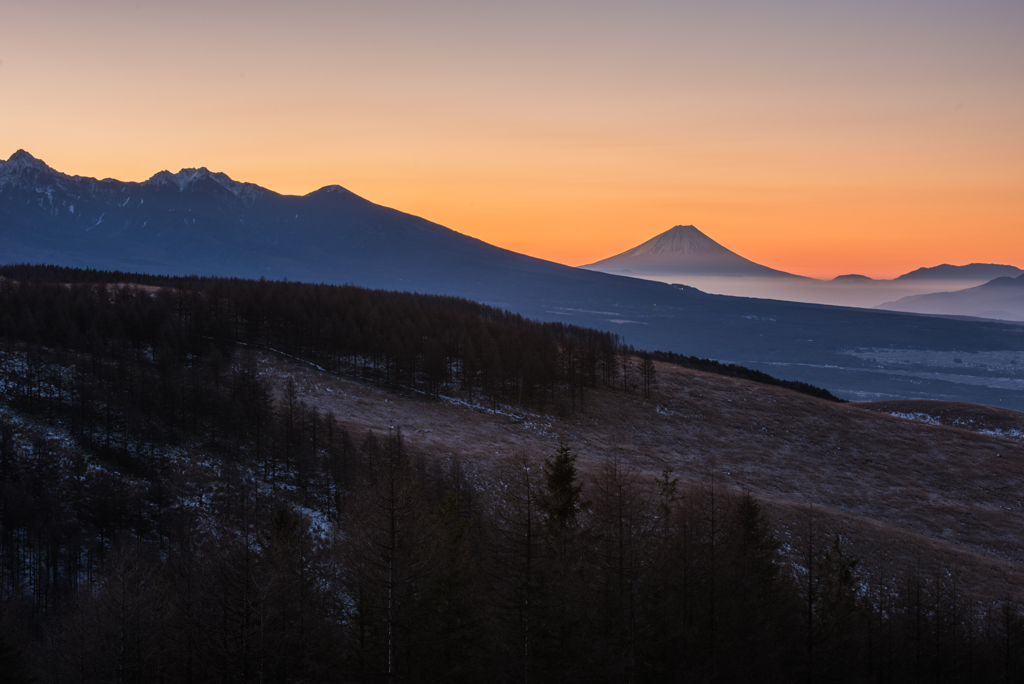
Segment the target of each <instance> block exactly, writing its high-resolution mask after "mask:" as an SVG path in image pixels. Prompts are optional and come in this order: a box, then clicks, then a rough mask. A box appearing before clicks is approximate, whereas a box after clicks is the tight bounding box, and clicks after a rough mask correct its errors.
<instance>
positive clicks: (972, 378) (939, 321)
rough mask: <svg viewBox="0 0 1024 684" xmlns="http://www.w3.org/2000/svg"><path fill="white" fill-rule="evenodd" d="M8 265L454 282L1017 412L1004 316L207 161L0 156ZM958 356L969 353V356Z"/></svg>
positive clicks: (862, 388)
mask: <svg viewBox="0 0 1024 684" xmlns="http://www.w3.org/2000/svg"><path fill="white" fill-rule="evenodd" d="M681 232H682V233H683V236H682V237H685V234H686V233H689V234H690V237H692V238H694V242H699V239H698V238H697V236H696V235H695V234H694V233H693V232H691V231H681ZM682 242H685V240H682ZM669 244H671V242H669ZM705 244H706V243H705ZM725 251H728V250H725ZM736 258H737V259H740V260H742V257H738V256H737V257H736ZM20 262H30V263H52V264H59V265H66V266H79V267H91V268H103V269H113V270H122V271H139V272H147V273H154V274H169V275H185V274H200V275H204V274H205V275H221V276H235V277H247V278H259V277H261V276H263V277H266V278H268V279H278V280H279V279H285V278H287V279H289V280H297V281H305V282H325V283H336V284H344V283H352V284H355V285H361V286H364V287H372V288H384V289H391V290H408V291H417V292H422V293H433V294H447V295H455V296H460V297H466V298H468V299H473V300H475V301H479V302H482V303H485V304H490V305H493V306H498V307H501V308H505V309H508V310H510V311H513V312H515V313H518V314H521V315H523V316H528V317H530V318H535V319H537V320H542V321H561V322H565V323H573V324H577V325H582V326H587V327H592V328H597V329H600V330H609V331H612V332H615V333H618V334H620V335H621V336H622V339H623V340H624V341H625V342H626V343H628V344H632V345H634V346H636V347H637V348H641V349H650V350H663V351H670V352H677V353H681V354H686V355H694V356H699V357H707V358H711V359H716V360H719V361H723V362H727V363H737V364H740V365H744V366H748V367H752V368H755V369H757V370H761V371H763V372H765V373H768V374H769V375H773V376H776V377H780V378H783V379H786V380H799V381H802V382H807V383H810V384H812V385H816V386H819V387H824V388H826V389H828V390H830V391H832V392H833V393H835V394H837V395H838V396H841V397H844V398H847V399H890V398H899V397H902V398H910V399H920V398H931V399H944V400H956V401H969V402H975V403H986V404H991V405H994V406H1003V407H1007V408H1024V393H1022V392H1021V390H1022V389H1024V377H1021V376H1020V375H1019V374H1018V373H1019V371H1018V370H1017V368H1018V366H1017V365H1016V363H1017V359H1018V358H1020V359H1021V365H1020V368H1021V369H1024V335H1021V334H1020V332H1019V330H1020V328H1019V327H1018V326H1015V325H1008V324H1004V323H995V322H993V323H980V322H973V321H960V320H953V319H944V318H937V317H922V316H918V315H912V314H899V313H895V312H891V311H881V310H872V309H850V308H841V307H834V306H821V305H815V304H811V305H808V304H801V303H795V302H786V301H773V300H767V299H752V298H747V297H726V296H718V295H711V294H705V293H704V292H700V291H698V290H695V289H693V288H692V287H686V286H681V285H669V284H666V283H662V282H654V281H651V280H642V279H639V278H630V277H623V276H619V275H610V274H606V273H599V272H596V271H591V270H586V269H579V268H570V267H568V266H563V265H561V264H555V263H552V262H549V261H544V260H542V259H535V258H533V257H529V256H526V255H523V254H517V253H515V252H510V251H508V250H504V249H501V248H498V247H495V246H493V245H489V244H487V243H485V242H482V241H480V240H477V239H475V238H471V237H469V236H466V235H462V234H460V233H457V232H455V231H453V230H449V229H448V228H445V227H444V226H440V225H438V224H436V223H432V222H430V221H427V220H425V219H422V218H419V217H416V216H412V215H410V214H406V213H403V212H400V211H396V210H394V209H389V208H387V207H382V206H380V205H377V204H374V203H372V202H370V201H368V200H366V199H363V198H361V197H359V196H357V195H355V194H353V193H351V192H349V191H348V190H345V189H344V188H342V187H340V186H337V185H331V186H327V187H324V188H321V189H319V190H317V191H315V192H311V193H309V194H308V195H305V196H301V197H299V196H290V195H281V194H278V193H275V192H273V191H271V190H267V189H265V188H261V187H259V186H256V185H253V184H250V183H243V182H238V181H236V180H233V179H231V178H229V177H228V176H226V175H224V174H222V173H216V172H212V171H210V170H208V169H205V168H197V169H183V170H181V171H178V172H177V173H171V172H168V171H163V172H160V173H157V174H156V175H154V176H153V177H152V178H150V179H149V180H146V181H143V182H141V183H134V182H122V181H118V180H114V179H104V180H97V179H94V178H83V177H79V176H70V175H67V174H63V173H60V172H58V171H56V170H54V169H52V168H50V167H49V166H47V165H46V164H45V163H43V162H42V161H40V160H38V159H36V158H34V157H32V156H31V155H30V154H28V153H27V152H23V151H19V152H17V153H15V154H14V155H13V156H12V157H11V158H10V159H9V160H8V161H7V162H5V163H4V164H3V165H2V166H0V263H8V264H9V263H20ZM733 263H736V262H735V261H734V262H733ZM755 266H756V265H755ZM769 270H770V269H769ZM731 280H746V279H744V278H732V279H731ZM750 280H751V281H755V282H762V283H764V282H768V281H772V282H787V283H793V282H796V283H801V282H804V279H800V278H780V277H774V276H772V277H762V278H751V279H750ZM810 282H819V281H810ZM756 294H757V295H758V296H761V297H764V296H766V293H765V291H762V292H757V293H756ZM903 294H907V293H906V292H904V293H903ZM890 299H893V298H892V297H890ZM880 301H886V300H880ZM875 303H878V302H875ZM0 320H2V316H0ZM972 353H973V354H977V355H980V356H978V358H979V359H981V358H983V359H984V362H981V361H979V362H978V363H973V362H970V360H971V358H972V357H971V356H970V355H971V354H972ZM985 355H989V356H985ZM993 355H994V356H993ZM908 359H914V361H913V363H912V364H910V365H908ZM954 359H961V360H962V361H968V363H960V364H957V363H954Z"/></svg>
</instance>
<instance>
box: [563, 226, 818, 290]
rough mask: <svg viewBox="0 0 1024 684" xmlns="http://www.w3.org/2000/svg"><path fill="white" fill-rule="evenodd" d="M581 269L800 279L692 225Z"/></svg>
mask: <svg viewBox="0 0 1024 684" xmlns="http://www.w3.org/2000/svg"><path fill="white" fill-rule="evenodd" d="M580 268H584V269H587V270H591V271H601V272H603V273H615V274H619V275H636V276H643V277H650V276H729V277H735V276H744V277H747V276H749V277H761V278H764V277H789V278H800V277H801V276H795V275H793V274H791V273H786V272H785V271H777V270H775V269H773V268H768V267H767V266H762V265H761V264H758V263H755V262H753V261H750V260H749V259H745V258H743V257H741V256H740V255H739V254H736V253H735V252H733V251H731V250H729V249H726V248H725V247H723V246H722V245H720V244H718V243H717V242H715V241H714V240H712V239H711V238H709V237H708V236H707V235H705V234H704V233H702V232H700V231H699V230H697V229H696V228H695V227H693V226H675V227H674V228H671V229H670V230H667V231H665V232H664V233H661V234H660V235H656V236H655V237H653V238H651V239H650V240H648V241H647V242H645V243H643V244H641V245H638V246H636V247H634V248H632V249H628V250H626V251H625V252H622V253H621V254H616V255H615V256H613V257H608V258H607V259H602V260H601V261H597V262H594V263H592V264H587V265H585V266H580Z"/></svg>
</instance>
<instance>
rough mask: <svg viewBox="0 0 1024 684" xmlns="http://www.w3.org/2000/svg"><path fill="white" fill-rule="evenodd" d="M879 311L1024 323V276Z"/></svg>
mask: <svg viewBox="0 0 1024 684" xmlns="http://www.w3.org/2000/svg"><path fill="white" fill-rule="evenodd" d="M878 308H879V309H888V310H890V311H913V312H916V313H924V314H938V315H943V316H980V317H982V318H997V319H1002V320H1006V321H1024V275H1021V276H1017V277H1016V278H1010V277H1002V278H994V279H993V280H990V281H989V282H987V283H985V284H983V285H978V286H977V287H971V288H967V289H964V290H956V291H954V292H933V293H931V294H923V295H914V296H912V297H904V298H902V299H900V300H898V301H895V302H886V303H885V304H881V305H879V306H878Z"/></svg>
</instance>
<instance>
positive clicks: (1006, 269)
mask: <svg viewBox="0 0 1024 684" xmlns="http://www.w3.org/2000/svg"><path fill="white" fill-rule="evenodd" d="M1021 274H1024V271H1022V270H1021V269H1019V268H1017V267H1016V266H1007V265H1004V264H967V265H965V266H953V265H952V264H941V265H939V266H932V267H931V268H919V269H917V270H915V271H911V272H910V273H904V274H903V275H901V276H899V277H897V278H896V279H895V280H897V281H908V280H946V281H951V280H952V281H955V280H962V281H970V282H973V283H984V282H988V281H990V280H992V279H993V278H1000V277H1011V278H1015V277H1017V276H1019V275H1021Z"/></svg>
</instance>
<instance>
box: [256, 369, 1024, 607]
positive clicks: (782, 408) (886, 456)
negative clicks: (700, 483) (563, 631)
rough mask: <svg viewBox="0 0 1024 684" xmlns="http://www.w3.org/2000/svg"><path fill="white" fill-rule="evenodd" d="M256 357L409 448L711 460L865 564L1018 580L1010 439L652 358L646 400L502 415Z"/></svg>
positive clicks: (599, 400)
mask: <svg viewBox="0 0 1024 684" xmlns="http://www.w3.org/2000/svg"><path fill="white" fill-rule="evenodd" d="M263 363H264V364H265V366H266V367H267V370H268V371H271V372H272V373H273V374H274V375H276V376H278V377H283V376H287V375H292V376H293V377H294V378H295V380H296V382H297V383H298V385H299V387H300V391H301V393H302V395H303V398H304V400H305V401H306V402H307V403H310V404H312V405H314V406H317V407H319V408H320V409H321V410H330V411H333V412H334V414H335V416H336V417H337V418H338V419H339V420H340V421H341V422H343V423H344V424H346V425H347V426H348V427H349V428H350V429H355V430H360V431H361V430H365V429H371V428H372V429H375V430H387V429H389V428H391V427H401V428H402V430H403V433H404V435H405V437H406V439H407V442H408V444H409V446H410V447H411V448H413V449H415V450H422V451H425V452H430V453H433V454H438V455H447V454H452V455H454V456H458V457H460V458H461V459H462V460H463V462H464V463H466V464H467V466H469V468H470V469H472V470H476V471H477V472H479V473H481V474H483V475H484V476H485V477H486V475H487V473H488V472H489V470H490V467H491V466H492V465H493V464H494V462H495V459H496V457H500V456H503V455H508V454H511V453H514V452H516V451H524V452H527V453H532V454H535V455H537V456H539V457H544V456H547V455H549V454H551V453H552V452H553V450H554V447H555V445H556V443H557V439H558V436H559V435H564V436H566V437H568V438H569V439H570V440H571V441H572V443H573V446H574V448H575V449H576V450H577V451H578V453H579V455H580V464H581V466H582V468H583V469H584V470H585V471H586V470H590V469H592V468H594V467H595V466H596V465H598V464H600V463H601V462H602V460H603V459H605V458H607V457H609V456H611V455H613V454H618V455H619V456H621V457H623V458H624V459H627V460H628V461H629V462H631V463H633V464H635V465H636V466H637V467H638V468H640V469H642V470H643V471H645V472H646V473H647V474H648V475H649V476H650V477H651V478H653V477H654V476H656V475H657V474H659V473H660V472H661V471H662V470H663V469H664V468H666V467H670V468H672V469H673V470H674V471H675V473H676V474H677V475H678V476H679V477H680V478H682V479H683V480H687V479H690V480H699V479H701V478H704V477H706V476H707V472H708V469H709V468H710V469H712V470H713V471H714V472H715V477H716V480H717V481H718V482H719V483H721V484H722V485H724V486H727V487H730V488H733V489H736V490H739V489H744V488H745V489H749V490H750V491H752V492H753V493H754V494H756V495H757V496H758V497H759V498H760V499H761V500H762V501H763V502H764V503H765V505H766V507H767V508H768V509H769V510H770V512H771V513H772V515H773V517H774V519H775V520H776V521H777V523H778V525H779V534H780V537H781V538H782V540H783V541H784V542H787V541H788V540H789V539H790V538H791V537H792V536H793V535H798V531H799V529H800V527H801V521H802V519H803V515H804V511H805V509H806V507H807V506H808V505H813V506H814V507H815V508H816V515H817V516H818V517H819V520H820V523H821V524H822V526H823V527H826V528H829V529H831V530H833V531H836V532H841V533H842V534H843V535H844V538H845V539H848V540H850V543H851V544H852V550H853V552H854V555H856V556H858V557H859V558H861V559H862V564H861V566H862V570H863V572H864V573H865V575H866V576H867V577H870V578H882V579H884V578H885V577H887V576H891V575H892V573H894V572H897V571H899V570H901V569H905V568H909V567H913V566H920V567H921V568H922V569H923V571H924V572H926V573H935V572H937V571H938V568H940V567H941V568H945V569H948V570H949V571H950V572H952V573H953V574H954V575H957V576H959V577H960V580H961V581H962V582H963V584H964V586H965V587H970V588H973V590H974V591H975V592H977V593H978V594H979V595H980V596H981V597H985V598H999V597H1001V596H1005V595H1007V594H1014V595H1017V596H1021V595H1022V594H1024V582H1022V577H1024V550H1022V548H1024V507H1022V501H1024V445H1022V443H1021V442H1018V441H1014V440H1011V439H1005V438H1001V437H995V436H988V435H981V434H977V433H974V432H970V431H968V430H965V429H961V428H957V427H948V426H944V425H929V424H925V423H921V422H919V421H913V420H907V419H903V418H897V417H893V416H890V415H886V414H885V413H882V412H880V411H888V410H890V409H887V408H885V407H880V405H878V404H875V405H869V406H867V407H864V406H858V405H855V404H837V403H832V402H827V401H823V400H819V399H815V398H812V397H808V396H805V395H801V394H797V393H795V392H791V391H789V390H785V389H780V388H775V387H770V386H766V385H760V384H755V383H752V382H747V381H743V380H735V379H731V378H724V377H721V376H718V375H712V374H708V373H702V372H698V371H691V370H687V369H683V368H679V367H676V366H672V365H667V364H659V365H658V367H657V372H658V388H657V390H656V393H655V396H654V397H653V398H652V400H651V401H644V400H643V399H642V398H640V397H639V395H638V394H636V393H634V394H623V393H622V392H621V391H611V390H600V391H597V392H592V393H591V394H590V395H589V396H588V408H587V411H586V412H585V413H577V414H575V415H573V416H571V417H569V418H567V419H564V420H560V419H557V418H555V417H552V416H543V417H528V418H527V419H526V420H525V421H517V420H514V419H512V418H510V417H508V416H501V415H493V414H489V413H487V412H485V411H482V410H479V409H471V408H467V407H464V406H458V405H451V404H449V403H446V402H444V401H427V400H425V399H422V398H419V397H409V396H400V395H395V394H391V393H387V392H384V391H382V390H379V389H376V388H374V387H372V386H367V385H363V384H360V383H357V382H354V381H351V380H348V379H344V378H341V377H338V376H335V375H331V374H327V373H321V372H318V371H316V370H315V369H311V368H309V367H308V366H303V365H299V364H295V363H291V362H287V361H284V360H281V359H274V358H269V357H264V359H263ZM960 406H961V407H963V406H967V405H960ZM892 410H895V411H908V412H910V411H911V409H909V408H907V407H906V406H904V407H903V408H896V409H892ZM963 410H964V409H961V411H963ZM972 410H977V411H981V412H982V413H984V412H985V411H987V409H982V408H979V407H972ZM1010 413H1015V412H1010ZM1003 418H1004V419H1006V416H1003Z"/></svg>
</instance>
